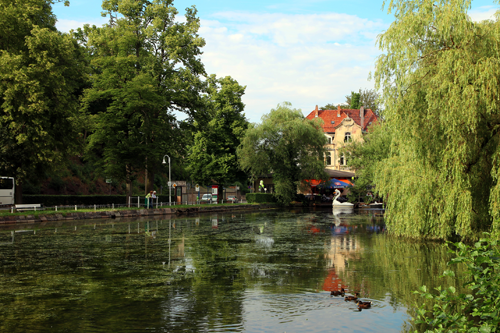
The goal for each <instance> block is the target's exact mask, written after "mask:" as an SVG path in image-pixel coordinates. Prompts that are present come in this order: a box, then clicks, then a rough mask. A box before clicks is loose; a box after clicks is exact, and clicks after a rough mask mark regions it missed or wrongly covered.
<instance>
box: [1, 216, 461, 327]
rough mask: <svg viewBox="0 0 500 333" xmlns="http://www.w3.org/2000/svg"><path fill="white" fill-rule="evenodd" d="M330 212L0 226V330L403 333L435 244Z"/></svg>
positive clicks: (441, 260) (435, 258)
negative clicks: (352, 297) (366, 303)
mask: <svg viewBox="0 0 500 333" xmlns="http://www.w3.org/2000/svg"><path fill="white" fill-rule="evenodd" d="M337 218H338V219H340V223H338V221H337V220H336V217H334V216H333V215H332V213H331V211H318V212H310V211H273V212H258V213H247V214H227V215H223V214H211V215H206V216H203V215H202V216H195V217H186V218H179V219H177V218H175V219H167V220H151V221H129V220H123V221H109V220H106V221H97V222H96V221H74V222H68V223H64V224H63V223H60V222H57V223H52V224H51V223H49V222H47V223H45V224H39V225H24V226H11V227H5V229H4V230H3V231H0V263H1V271H0V274H1V278H0V286H1V289H0V290H1V291H0V304H1V305H2V309H3V311H2V313H1V314H0V329H1V331H5V332H7V331H8V332H24V331H27V330H32V331H54V332H58V331H66V330H68V331H69V330H71V331H82V332H89V331H96V332H97V331H102V332H104V331H106V332H108V331H124V330H135V331H144V330H153V331H162V332H164V331H168V332H176V331H231V332H236V331H245V332H252V331H262V330H264V331H287V330H289V331H295V332H300V331H302V330H304V331H306V330H307V331H309V332H321V331H325V330H327V331H332V330H333V331H335V330H339V331H343V332H344V331H355V330H372V331H373V330H375V331H377V330H378V329H383V330H384V331H395V332H397V331H401V330H403V329H405V327H407V326H405V324H404V321H405V320H407V319H408V316H407V313H406V312H407V308H410V307H412V306H413V305H414V303H415V301H416V299H415V296H414V295H413V293H412V291H413V290H416V289H418V287H419V286H420V285H423V284H426V285H427V286H428V287H432V286H434V285H435V282H434V281H433V277H434V276H437V275H440V274H441V273H442V271H443V270H444V268H445V264H446V261H447V260H448V254H447V252H446V248H445V247H444V246H442V245H441V244H436V243H418V242H408V241H405V240H401V239H394V238H391V237H389V236H387V235H386V234H385V233H384V232H383V231H384V225H383V218H382V217H380V216H375V215H374V214H372V215H360V214H345V215H342V216H338V217H337ZM21 229H25V230H33V231H32V232H15V231H16V230H18V231H19V230H21ZM56 230H57V232H56ZM448 284H449V285H452V284H453V283H448ZM340 288H345V289H346V290H347V291H348V292H351V293H354V292H356V291H358V292H360V293H361V297H363V299H366V300H372V301H373V302H374V306H373V307H372V309H370V310H366V311H365V310H364V311H363V313H362V316H360V314H359V313H357V312H355V311H354V310H357V309H356V307H355V304H354V303H352V302H344V301H343V299H341V298H336V297H330V291H331V290H340Z"/></svg>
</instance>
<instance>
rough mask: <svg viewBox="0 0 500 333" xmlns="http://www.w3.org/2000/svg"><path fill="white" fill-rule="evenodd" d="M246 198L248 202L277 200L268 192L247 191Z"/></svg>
mask: <svg viewBox="0 0 500 333" xmlns="http://www.w3.org/2000/svg"><path fill="white" fill-rule="evenodd" d="M246 198H247V202H248V203H265V202H277V200H276V198H275V197H274V195H273V194H270V193H248V194H247V195H246Z"/></svg>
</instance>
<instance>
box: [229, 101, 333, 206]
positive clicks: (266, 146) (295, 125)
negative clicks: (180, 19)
mask: <svg viewBox="0 0 500 333" xmlns="http://www.w3.org/2000/svg"><path fill="white" fill-rule="evenodd" d="M321 124H322V120H321V119H319V118H315V119H313V120H309V119H305V118H304V116H303V114H302V112H301V110H299V109H293V108H292V105H291V103H289V102H283V103H281V104H278V106H277V107H276V108H275V109H271V111H270V112H269V113H268V114H265V115H264V116H262V122H261V123H260V124H252V125H251V126H250V128H249V129H248V130H247V132H246V134H245V137H244V138H243V142H242V144H241V146H240V147H239V148H238V158H239V160H240V164H241V166H242V168H243V169H244V170H247V171H248V172H249V173H251V174H252V175H253V176H254V177H258V176H261V175H265V174H269V173H272V175H273V182H274V185H275V195H276V196H277V197H278V200H279V202H281V203H283V204H288V203H290V202H291V201H292V200H293V199H294V197H295V195H296V193H297V189H298V187H299V185H300V183H301V182H302V181H303V180H305V179H322V180H327V179H328V176H327V175H326V173H325V171H324V167H325V165H324V154H325V148H324V146H325V144H326V143H327V141H326V137H325V135H324V133H323V130H322V128H321Z"/></svg>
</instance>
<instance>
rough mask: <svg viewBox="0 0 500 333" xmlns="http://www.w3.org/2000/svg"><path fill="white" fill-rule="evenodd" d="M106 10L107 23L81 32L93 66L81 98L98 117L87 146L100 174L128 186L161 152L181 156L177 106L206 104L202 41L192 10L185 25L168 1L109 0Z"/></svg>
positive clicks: (186, 109)
mask: <svg viewBox="0 0 500 333" xmlns="http://www.w3.org/2000/svg"><path fill="white" fill-rule="evenodd" d="M103 9H105V10H106V11H107V15H109V16H110V23H109V24H108V25H106V26H104V27H102V28H97V27H95V26H94V27H89V26H86V27H85V29H84V31H83V32H82V31H80V32H79V35H81V36H83V37H82V40H83V41H84V42H85V45H86V47H87V48H88V50H89V52H90V53H91V56H90V57H91V64H92V67H93V68H94V70H95V72H94V73H93V74H92V76H91V80H92V87H91V88H89V89H87V90H86V91H85V97H84V110H85V111H86V112H87V113H93V112H94V113H95V120H96V125H95V127H94V128H93V133H92V134H91V135H90V136H89V147H88V148H89V150H91V151H92V152H93V153H95V154H97V160H98V161H100V163H98V165H100V168H101V169H102V172H103V173H104V174H106V175H108V176H112V177H113V178H115V179H119V180H125V181H126V182H127V184H128V186H129V191H130V183H131V180H132V177H133V175H134V173H135V172H137V171H138V170H144V169H145V170H146V177H147V172H148V171H149V173H151V172H153V171H155V170H158V168H159V167H160V165H161V164H160V163H161V159H162V157H163V155H165V154H168V155H169V156H175V157H180V156H182V152H181V153H180V154H178V151H177V150H176V149H175V147H176V142H177V140H176V138H179V137H180V136H179V135H178V131H176V129H177V128H178V125H177V122H176V118H175V117H174V115H173V111H174V110H179V111H184V112H186V113H187V114H188V115H192V114H193V113H194V112H195V111H196V108H197V107H198V106H199V105H201V104H200V100H201V97H200V92H202V88H203V84H202V82H201V79H200V76H202V75H204V74H205V70H204V66H203V64H202V63H201V61H200V58H199V56H200V55H201V47H203V46H204V45H205V41H204V40H203V38H201V37H199V36H198V34H197V31H198V29H199V19H198V18H197V17H196V10H195V8H187V9H186V15H185V17H186V19H185V21H184V22H179V21H177V20H176V15H177V13H178V12H177V10H176V9H175V7H173V6H172V1H169V0H161V1H155V2H150V1H145V0H144V1H134V2H130V1H126V0H105V1H103ZM105 14H106V13H105ZM150 178H151V179H152V178H153V177H151V176H150ZM147 190H148V186H147V185H146V191H147Z"/></svg>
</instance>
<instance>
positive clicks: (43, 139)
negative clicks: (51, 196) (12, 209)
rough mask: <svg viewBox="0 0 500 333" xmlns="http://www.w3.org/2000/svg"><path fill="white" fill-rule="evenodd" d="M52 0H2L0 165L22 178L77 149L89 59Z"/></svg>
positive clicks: (37, 177)
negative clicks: (60, 22)
mask: <svg viewBox="0 0 500 333" xmlns="http://www.w3.org/2000/svg"><path fill="white" fill-rule="evenodd" d="M52 3H53V2H52V1H46V0H28V1H6V0H2V1H0V12H1V13H2V15H1V17H0V151H1V154H0V170H2V173H3V175H9V176H14V177H15V178H16V182H17V185H18V191H16V196H17V198H16V201H17V202H20V201H21V197H20V195H21V194H22V186H21V184H22V183H23V182H24V180H26V179H28V178H30V179H31V180H32V181H35V182H36V181H37V180H40V178H41V177H42V176H43V175H44V172H45V170H47V169H49V168H51V167H53V166H54V165H57V164H58V163H62V162H63V161H64V160H65V159H64V158H65V157H66V156H67V155H68V154H69V153H70V152H73V151H74V148H75V142H77V141H78V140H77V131H76V130H75V126H74V118H76V117H77V110H78V105H79V101H78V98H79V90H80V89H81V88H82V85H83V74H84V64H83V62H82V61H81V60H82V57H81V51H80V48H79V46H78V45H77V43H76V42H75V40H73V39H72V38H71V37H70V36H69V35H67V34H61V33H59V32H58V31H57V30H56V28H55V22H56V20H55V17H54V15H53V13H52V7H51V4H52Z"/></svg>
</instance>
